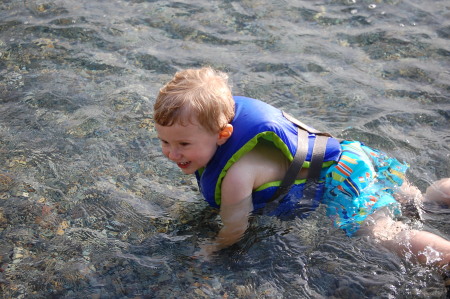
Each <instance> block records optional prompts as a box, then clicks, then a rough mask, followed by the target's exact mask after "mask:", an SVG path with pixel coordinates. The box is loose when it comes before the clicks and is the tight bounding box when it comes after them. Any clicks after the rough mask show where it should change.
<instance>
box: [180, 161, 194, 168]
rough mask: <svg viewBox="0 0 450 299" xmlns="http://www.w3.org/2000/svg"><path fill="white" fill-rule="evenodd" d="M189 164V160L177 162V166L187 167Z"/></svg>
mask: <svg viewBox="0 0 450 299" xmlns="http://www.w3.org/2000/svg"><path fill="white" fill-rule="evenodd" d="M190 164H191V162H190V161H189V162H179V163H177V165H178V167H180V168H186V167H188V166H189V165H190Z"/></svg>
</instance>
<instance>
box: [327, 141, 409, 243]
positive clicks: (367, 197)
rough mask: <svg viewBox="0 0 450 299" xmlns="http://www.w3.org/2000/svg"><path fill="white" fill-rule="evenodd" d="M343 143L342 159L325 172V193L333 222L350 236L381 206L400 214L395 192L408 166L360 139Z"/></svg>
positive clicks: (328, 211)
mask: <svg viewBox="0 0 450 299" xmlns="http://www.w3.org/2000/svg"><path fill="white" fill-rule="evenodd" d="M341 147H342V155H341V157H340V159H339V162H338V163H337V164H334V165H332V166H331V167H330V168H329V169H328V171H327V173H326V177H325V193H324V197H323V202H324V203H325V204H327V214H328V216H329V217H330V218H331V219H332V220H333V222H334V225H335V226H336V227H339V228H341V229H343V230H344V231H345V233H346V234H347V235H348V236H351V235H353V234H354V233H355V232H356V231H357V230H358V229H359V227H360V226H361V223H362V222H363V221H364V220H365V219H366V218H367V216H368V215H370V214H373V213H374V212H375V211H376V210H378V209H380V208H382V207H387V208H388V209H389V210H390V211H391V212H392V213H393V214H394V215H395V216H400V214H401V209H400V204H399V203H398V202H397V201H396V200H395V199H394V197H393V193H394V192H395V189H396V188H398V187H399V186H401V185H402V184H403V180H404V178H405V172H406V170H407V169H408V167H409V166H408V165H407V164H403V163H400V162H399V161H398V160H397V159H394V158H390V157H388V156H386V155H385V154H384V153H382V152H380V151H377V150H374V149H371V148H370V147H368V146H365V145H364V144H362V143H361V142H358V141H343V142H341Z"/></svg>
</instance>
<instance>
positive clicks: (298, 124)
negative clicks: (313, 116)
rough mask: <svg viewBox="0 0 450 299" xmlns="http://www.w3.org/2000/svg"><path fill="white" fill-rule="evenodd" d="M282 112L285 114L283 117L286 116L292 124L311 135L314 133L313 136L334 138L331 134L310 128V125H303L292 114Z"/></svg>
mask: <svg viewBox="0 0 450 299" xmlns="http://www.w3.org/2000/svg"><path fill="white" fill-rule="evenodd" d="M281 112H282V113H283V116H284V117H285V118H286V119H287V120H289V121H290V122H292V123H294V124H296V125H297V127H299V128H302V129H303V130H305V131H308V132H309V133H313V134H316V135H321V136H328V137H333V136H332V135H331V134H330V133H327V132H320V131H317V130H316V129H314V128H311V127H310V126H308V125H306V124H304V123H302V122H301V121H299V120H298V119H296V118H295V117H293V116H292V115H290V114H288V113H286V112H284V111H281Z"/></svg>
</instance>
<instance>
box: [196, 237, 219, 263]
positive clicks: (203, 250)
mask: <svg viewBox="0 0 450 299" xmlns="http://www.w3.org/2000/svg"><path fill="white" fill-rule="evenodd" d="M199 246H200V250H198V251H196V252H195V253H194V257H195V258H198V259H200V260H201V261H204V262H209V261H211V259H212V258H213V257H214V253H215V252H216V251H218V250H219V249H218V248H217V245H216V244H214V243H211V242H207V243H206V242H205V243H203V244H200V245H199Z"/></svg>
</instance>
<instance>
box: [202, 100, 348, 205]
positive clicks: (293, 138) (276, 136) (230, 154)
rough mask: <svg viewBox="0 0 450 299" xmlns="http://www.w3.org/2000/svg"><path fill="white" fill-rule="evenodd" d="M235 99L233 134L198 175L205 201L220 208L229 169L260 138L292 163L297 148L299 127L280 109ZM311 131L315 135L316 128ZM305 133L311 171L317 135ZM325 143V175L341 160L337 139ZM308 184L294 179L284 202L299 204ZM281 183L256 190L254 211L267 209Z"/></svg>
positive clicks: (253, 196)
mask: <svg viewBox="0 0 450 299" xmlns="http://www.w3.org/2000/svg"><path fill="white" fill-rule="evenodd" d="M234 100H235V104H236V105H235V116H234V119H233V121H232V122H231V124H232V125H233V129H234V130H233V134H232V135H231V137H230V138H229V139H228V140H227V142H225V143H224V144H223V145H221V146H220V147H218V149H217V151H216V153H215V154H214V156H213V157H212V159H211V160H210V161H209V163H208V165H206V167H204V168H202V169H199V170H198V171H197V172H196V176H197V181H198V185H199V187H200V190H201V192H202V194H203V196H204V197H205V200H206V201H207V202H208V203H209V204H210V205H211V206H212V207H216V208H218V207H220V202H221V185H222V180H223V178H224V177H225V175H226V173H227V170H228V169H229V168H230V167H231V166H232V165H233V164H234V163H235V162H236V161H237V160H239V159H240V158H241V157H242V156H243V155H245V154H246V153H248V152H249V151H251V150H252V149H253V148H254V147H255V146H256V144H257V143H258V142H259V141H260V139H261V138H263V139H265V140H267V141H269V142H271V143H273V145H274V146H275V147H276V148H278V149H279V150H280V151H281V152H282V153H283V155H284V156H285V157H286V158H287V159H288V161H293V159H294V156H295V154H296V152H297V147H298V135H299V133H298V132H299V131H298V126H297V125H296V124H294V123H293V122H292V121H290V120H288V119H287V118H286V117H285V115H284V114H283V112H282V111H281V110H279V109H277V108H275V107H273V106H271V105H269V104H266V103H264V102H262V101H259V100H255V99H251V98H246V97H234ZM308 131H314V132H316V131H315V130H314V129H312V130H308ZM305 134H307V135H306V136H307V137H305V138H307V139H308V150H307V153H306V159H305V160H304V162H303V163H302V164H303V167H304V168H309V167H310V165H311V158H312V152H313V147H314V142H315V139H316V137H317V135H316V134H314V133H311V132H308V133H305ZM325 142H326V148H325V149H324V155H323V163H322V166H321V167H322V169H323V171H322V172H323V173H324V172H325V171H326V169H328V167H329V166H330V165H332V164H334V163H335V162H336V161H338V159H339V157H340V155H341V147H340V143H339V141H338V140H337V139H335V138H332V137H329V138H327V139H326V141H325ZM305 146H306V145H305ZM319 167H320V166H319ZM321 177H323V175H321ZM305 182H306V179H303V180H295V182H294V186H293V187H292V188H290V190H289V192H288V194H286V195H284V198H283V200H282V201H284V202H288V201H292V200H294V201H296V202H297V201H298V200H299V199H300V198H301V197H302V196H303V188H304V185H305ZM280 184H281V181H276V182H269V183H266V184H263V185H262V186H260V187H258V188H257V189H256V190H254V191H253V193H252V200H253V207H254V209H255V210H257V209H260V208H262V207H264V206H265V204H266V203H267V202H268V201H269V200H270V199H271V198H272V197H273V196H274V193H275V191H276V190H277V189H278V188H279V186H280Z"/></svg>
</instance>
